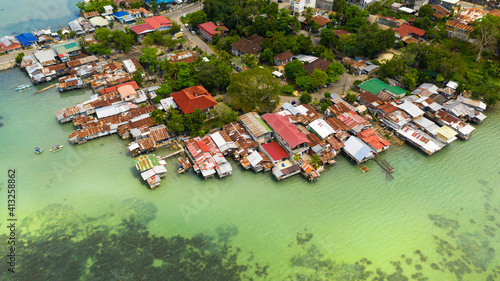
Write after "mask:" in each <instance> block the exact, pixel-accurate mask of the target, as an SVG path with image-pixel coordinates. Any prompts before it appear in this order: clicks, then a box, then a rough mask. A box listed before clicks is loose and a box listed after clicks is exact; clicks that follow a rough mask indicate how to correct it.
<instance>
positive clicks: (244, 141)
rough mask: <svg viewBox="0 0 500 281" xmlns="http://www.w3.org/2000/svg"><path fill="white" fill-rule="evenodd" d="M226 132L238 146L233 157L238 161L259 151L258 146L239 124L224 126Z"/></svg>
mask: <svg viewBox="0 0 500 281" xmlns="http://www.w3.org/2000/svg"><path fill="white" fill-rule="evenodd" d="M224 131H225V132H226V133H227V135H228V136H229V137H230V138H231V140H233V142H234V143H235V145H236V151H235V152H234V154H233V156H234V157H235V158H236V159H240V158H242V157H246V156H247V155H248V154H249V153H250V152H249V151H254V150H256V149H257V147H258V144H257V143H256V142H254V141H253V140H252V137H251V136H250V134H249V133H248V132H247V131H246V130H245V128H243V126H242V125H241V124H240V123H238V122H231V123H229V124H226V125H225V126H224Z"/></svg>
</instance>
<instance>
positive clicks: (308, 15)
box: [304, 7, 313, 34]
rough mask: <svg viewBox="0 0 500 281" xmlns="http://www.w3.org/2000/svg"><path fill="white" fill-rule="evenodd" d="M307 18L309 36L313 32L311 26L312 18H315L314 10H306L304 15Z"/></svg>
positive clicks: (308, 8)
mask: <svg viewBox="0 0 500 281" xmlns="http://www.w3.org/2000/svg"><path fill="white" fill-rule="evenodd" d="M304 17H305V18H306V25H307V27H308V28H309V31H308V34H309V33H310V32H311V24H312V18H313V13H312V8H311V7H307V8H306V13H305V15H304Z"/></svg>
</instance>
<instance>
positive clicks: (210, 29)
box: [198, 21, 219, 37]
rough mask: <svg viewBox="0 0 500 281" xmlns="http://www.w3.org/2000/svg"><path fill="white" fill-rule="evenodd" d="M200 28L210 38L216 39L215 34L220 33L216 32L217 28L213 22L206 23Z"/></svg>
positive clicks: (199, 26)
mask: <svg viewBox="0 0 500 281" xmlns="http://www.w3.org/2000/svg"><path fill="white" fill-rule="evenodd" d="M198 28H200V29H201V30H203V32H205V33H206V34H208V36H210V37H214V35H215V34H217V33H219V31H217V30H215V29H216V28H217V26H216V25H215V24H214V23H213V22H210V21H209V22H206V23H202V24H200V25H198Z"/></svg>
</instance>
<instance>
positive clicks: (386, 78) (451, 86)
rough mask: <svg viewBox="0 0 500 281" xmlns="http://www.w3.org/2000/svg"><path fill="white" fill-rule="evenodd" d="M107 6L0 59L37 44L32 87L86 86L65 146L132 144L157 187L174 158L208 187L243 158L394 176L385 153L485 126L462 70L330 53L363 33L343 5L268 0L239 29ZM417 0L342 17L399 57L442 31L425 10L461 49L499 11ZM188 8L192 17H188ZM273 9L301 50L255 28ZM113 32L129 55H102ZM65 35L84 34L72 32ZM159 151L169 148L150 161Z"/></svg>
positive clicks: (433, 147)
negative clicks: (114, 138) (377, 170)
mask: <svg viewBox="0 0 500 281" xmlns="http://www.w3.org/2000/svg"><path fill="white" fill-rule="evenodd" d="M101 2H102V3H101ZM104 2H105V3H104ZM108 2H111V4H112V3H114V5H101V6H98V5H96V7H95V11H86V10H92V7H90V4H92V2H90V3H87V6H85V5H84V6H83V7H82V9H81V11H80V17H79V18H78V19H77V20H74V21H72V22H70V23H69V24H68V28H65V29H63V31H60V32H53V31H51V30H48V29H47V30H38V31H35V32H31V33H23V34H20V35H18V36H15V37H14V36H6V37H4V38H2V39H1V42H2V43H1V44H0V46H1V47H0V51H1V52H5V53H8V52H15V51H19V50H22V49H24V48H31V50H34V52H32V53H31V54H29V55H25V56H22V58H21V59H20V60H19V66H20V67H21V68H22V69H23V70H24V71H25V72H26V74H27V76H28V77H29V78H30V80H31V81H32V83H33V84H35V85H37V84H42V83H46V82H50V83H52V84H51V85H50V86H48V87H47V88H50V87H56V88H57V90H58V91H59V92H60V95H64V94H65V93H66V92H68V91H72V90H75V89H90V90H91V91H92V93H93V95H92V96H91V97H90V99H89V100H87V101H84V102H81V103H78V104H75V105H68V107H66V108H61V109H59V110H57V111H56V112H55V116H56V118H57V120H58V121H59V122H60V123H61V124H65V123H70V122H71V123H73V126H74V132H72V133H71V134H70V135H69V136H68V142H69V143H70V144H72V145H85V143H86V142H88V141H91V140H94V139H98V138H101V137H105V136H109V135H113V134H116V135H118V136H119V137H120V138H121V139H124V140H127V141H128V142H129V144H128V145H127V150H128V153H129V154H130V156H131V157H132V158H133V162H134V163H135V166H136V168H137V172H138V173H139V174H140V176H141V178H142V179H143V180H144V182H145V183H146V184H147V185H148V186H149V187H150V188H151V189H154V188H157V187H158V186H160V183H161V180H162V179H163V178H165V177H166V175H167V162H166V159H168V158H171V157H176V158H177V160H178V164H177V165H176V167H175V168H174V169H176V170H177V172H178V173H179V174H182V173H184V172H188V171H191V170H192V171H193V172H194V173H195V174H197V175H198V176H200V177H202V178H204V179H208V178H213V177H215V176H217V177H218V178H221V179H222V178H224V177H228V176H231V175H232V172H233V169H237V167H235V166H234V165H235V164H236V165H241V169H244V170H252V171H253V172H255V173H259V172H263V173H265V172H269V173H270V174H271V175H272V177H274V178H275V179H276V180H278V181H281V180H284V179H286V178H289V177H292V176H294V175H297V174H301V175H302V176H303V177H304V178H305V179H306V180H307V181H311V182H314V181H316V180H320V175H321V173H323V172H328V170H332V171H330V172H333V173H334V172H335V171H334V169H331V168H330V167H332V166H333V165H335V163H336V161H335V158H336V157H347V158H348V159H350V160H351V161H352V162H353V163H354V164H355V165H357V166H358V167H359V169H360V171H361V172H363V173H365V172H369V169H368V168H367V167H365V166H366V165H365V166H363V163H365V162H367V161H372V160H373V161H374V162H376V163H377V164H378V165H379V166H380V167H381V168H382V170H383V171H384V173H386V174H387V176H388V178H390V177H392V175H391V174H392V173H393V172H394V171H395V168H394V167H392V166H391V165H390V164H389V163H388V162H387V161H385V160H383V159H382V157H380V155H381V154H383V153H386V152H384V151H386V150H388V149H389V148H390V146H391V145H396V144H399V143H401V142H402V141H405V142H407V143H408V144H410V145H412V146H414V147H416V148H417V149H418V150H421V151H422V153H425V154H427V155H432V154H434V153H438V152H439V151H440V150H442V149H447V146H453V145H454V144H453V142H455V141H466V140H467V139H469V138H470V137H471V135H473V132H474V131H475V130H476V128H475V127H474V126H476V125H477V124H480V123H481V122H483V121H484V120H485V119H486V118H487V116H486V115H485V113H484V112H485V111H486V110H487V107H488V106H489V105H490V102H489V99H487V98H484V97H478V96H476V94H475V93H476V87H480V86H476V85H473V86H471V87H470V88H467V87H466V85H468V84H464V81H466V80H464V81H462V80H460V79H462V78H461V77H457V76H453V71H451V72H450V73H448V74H445V72H446V71H447V70H446V69H442V68H440V67H441V66H437V67H435V68H432V69H431V68H428V69H426V70H424V68H423V65H424V64H423V63H420V64H419V67H421V68H422V70H421V73H422V74H420V73H415V72H414V70H412V69H414V67H413V66H414V65H411V66H410V67H409V68H406V69H404V71H398V70H394V69H396V67H392V66H391V65H389V63H390V61H394V60H396V58H397V57H398V55H394V54H392V55H394V57H393V58H392V60H390V59H389V60H387V61H381V60H376V59H373V57H372V55H373V54H369V53H364V54H363V52H364V51H360V50H361V47H359V49H357V51H356V50H355V51H349V50H348V49H345V50H344V49H342V48H341V49H342V50H343V51H338V52H333V51H332V50H331V49H334V46H337V45H338V44H341V43H339V42H343V41H346V40H351V39H350V38H352V37H355V38H357V37H356V36H359V34H360V33H361V32H365V31H361V30H362V28H367V27H360V28H359V31H357V33H358V34H357V35H353V33H356V31H355V30H352V29H351V30H349V29H350V28H349V27H350V26H349V24H347V25H343V20H344V18H345V17H347V15H346V14H343V13H341V12H339V11H338V10H336V9H337V8H336V7H335V5H334V2H335V1H329V0H317V1H304V0H302V1H289V2H287V3H279V4H278V3H276V2H271V3H267V1H263V3H261V6H260V10H258V11H259V13H256V14H251V15H248V17H249V19H248V20H247V21H248V22H249V26H250V25H251V28H248V29H249V30H251V31H242V30H239V31H236V30H234V29H230V28H228V27H231V23H230V22H229V21H230V18H229V17H228V18H226V19H227V22H224V21H222V20H221V19H218V18H214V17H213V16H211V15H210V13H209V12H203V11H209V9H210V8H213V6H210V5H211V4H213V3H214V2H217V1H215V0H213V1H205V3H204V6H203V5H202V3H199V2H195V3H182V2H183V1H156V2H155V3H154V4H151V2H150V1H144V3H143V2H140V1H139V2H135V1H123V0H122V1H97V3H101V4H109V3H108ZM264 2H266V3H264ZM278 2H282V1H278ZM351 2H352V3H351ZM422 2H425V3H422ZM422 2H418V3H417V2H411V3H397V2H394V3H392V2H391V4H390V5H389V4H388V3H387V2H384V3H382V4H380V2H376V1H368V0H364V1H347V2H346V6H345V7H343V9H348V7H355V10H356V11H357V13H359V15H358V16H357V17H360V18H363V20H366V21H367V22H369V20H370V19H371V20H373V23H371V24H370V23H368V25H369V26H375V27H376V28H377V30H380V32H386V31H389V32H391V33H390V34H392V35H393V37H391V38H389V40H388V41H389V42H391V41H393V42H392V45H397V46H399V47H398V49H397V50H395V52H396V53H398V54H402V52H404V50H406V49H411V48H419V46H423V47H422V48H427V47H426V46H428V45H429V44H430V43H431V41H430V38H427V37H426V34H427V33H429V32H430V33H432V34H433V35H432V36H433V37H435V36H438V35H437V33H436V32H434V31H428V30H427V31H426V30H424V29H421V28H419V27H417V26H420V27H422V25H421V24H420V23H419V22H420V21H421V17H420V14H422V13H424V12H426V9H421V7H426V8H429V7H430V8H429V9H431V12H429V13H430V18H428V17H427V19H429V20H430V21H432V22H439V23H441V24H442V26H445V30H444V34H445V35H444V37H445V38H453V40H454V41H453V42H460V40H462V41H464V42H468V41H469V40H470V39H472V37H474V36H475V33H473V32H474V28H479V27H477V25H476V24H477V22H478V20H480V19H481V18H482V17H485V18H486V19H488V20H490V18H493V19H494V20H497V18H499V17H500V11H499V10H497V9H494V8H495V7H496V6H494V5H496V4H495V3H493V6H491V5H490V6H488V5H486V6H484V8H483V9H479V8H475V7H471V8H465V7H463V6H461V5H460V1H456V0H435V1H434V3H428V2H429V1H422ZM134 3H135V4H134ZM377 3H379V4H377ZM488 3H489V2H488ZM156 5H159V6H162V7H163V8H164V9H163V10H166V12H164V13H161V12H160V11H159V8H158V7H156ZM182 5H185V6H184V7H182ZM249 5H250V4H249ZM373 5H379V6H381V7H378V6H377V7H378V8H377V9H378V11H380V12H381V13H382V14H375V15H372V14H366V16H365V15H364V14H363V11H367V10H370V12H372V11H376V10H377V9H375V8H373ZM384 5H385V6H384ZM132 7H134V8H132ZM189 7H191V8H192V9H194V10H195V11H194V12H192V13H190V14H187V13H182V11H183V10H182V9H188V8H189ZM207 7H208V8H207ZM79 8H80V7H79ZM278 8H280V9H281V10H279V9H278ZM150 11H151V12H150ZM175 11H178V12H181V13H179V18H180V22H176V21H175V20H173V19H171V18H169V13H174V12H175ZM200 12H203V14H205V13H206V14H205V15H204V17H203V16H200V15H201V13H200ZM264 12H265V13H264ZM272 13H274V14H273V15H271V14H272ZM276 14H278V16H280V15H281V16H282V17H285V16H286V17H287V20H289V22H287V27H286V28H285V29H286V30H288V32H289V33H290V34H288V35H289V36H293V37H294V38H301V40H308V42H309V43H307V44H306V47H305V48H302V47H301V46H299V45H298V44H299V42H295V43H293V44H292V45H293V46H292V45H291V46H292V47H290V46H285V48H283V46H281V47H279V48H278V47H277V46H273V45H272V44H276V42H277V41H273V40H278V39H275V37H277V36H276V35H275V34H274V35H273V34H272V32H271V33H269V32H270V31H267V32H265V31H261V30H260V29H259V25H261V24H262V25H265V24H268V21H270V19H275V20H276V16H275V15H276ZM383 14H386V15H383ZM387 14H391V15H398V16H400V18H396V17H390V16H387ZM200 18H201V19H200ZM347 23H349V22H347ZM110 25H111V28H110ZM113 26H114V27H113ZM434 26H435V28H434V29H436V28H438V25H434ZM313 27H314V28H313ZM112 28H114V29H115V30H116V29H117V28H122V29H120V30H121V32H123V33H124V34H128V35H130V37H128V38H129V39H130V38H133V43H130V45H131V46H130V48H127V47H125V48H123V49H120V47H118V45H119V43H117V42H122V41H120V40H118V39H115V40H116V41H117V42H115V43H113V44H114V45H110V46H111V47H110V49H113V52H110V53H102V52H100V51H96V50H98V49H99V48H100V47H102V46H103V45H104V44H111V43H109V42H107V40H110V41H111V40H113V39H112V38H113V37H114V35H113V36H112V37H109V38H107V39H105V40H106V42H104V41H103V39H102V38H101V35H102V34H103V33H105V32H104V31H103V29H106V30H108V31H109V30H110V29H112ZM171 29H174V31H172V32H171ZM313 29H314V31H312V30H313ZM108 31H106V32H108ZM109 32H111V31H109ZM113 32H114V31H113ZM377 32H379V31H377ZM70 33H72V35H73V36H75V37H78V38H73V39H71V38H69V36H66V35H69V34H70ZM249 33H252V34H249ZM75 34H76V35H75ZM236 34H239V35H243V34H249V35H248V36H246V37H244V36H238V35H236ZM280 34H281V33H280ZM314 34H316V35H314ZM499 34H500V32H499ZM128 35H127V36H128ZM288 35H287V36H288ZM120 36H121V35H120ZM280 36H284V35H283V34H281V35H280ZM116 37H118V35H116ZM429 37H430V36H429ZM469 37H470V38H469ZM314 38H316V39H317V41H318V42H317V45H316V46H315V44H314V42H313V39H314ZM499 38H500V37H499ZM99 40H101V41H99ZM293 40H298V39H293ZM356 40H358V39H356ZM475 40H479V39H475ZM221 42H222V43H221ZM353 42H358V41H353ZM353 44H354V43H353ZM166 45H168V47H165V46H166ZM278 45H280V44H278ZM91 46H93V47H91ZM106 46H107V45H106ZM98 47H99V48H98ZM320 47H321V48H320ZM483 47H484V50H483V51H482V52H484V54H483V55H486V54H487V53H489V52H491V53H495V51H496V52H498V48H497V49H495V48H494V47H493V45H492V44H489V45H488V44H485V45H484V46H483ZM395 48H396V47H395ZM311 49H314V50H320V49H321V50H322V51H323V52H319V51H311ZM130 50H135V51H136V52H135V53H136V55H129V56H127V52H131V53H134V52H133V51H130ZM137 50H139V51H138V52H137ZM160 50H162V51H161V52H160ZM366 52H369V51H366ZM415 52H417V53H418V50H417V51H415ZM358 53H359V54H358ZM488 55H489V54H488ZM479 56H481V53H479ZM479 56H478V57H479ZM401 57H404V54H403V55H401ZM415 60H418V56H417V57H416V58H415ZM496 60H497V61H498V58H496ZM430 64H431V63H430V62H426V65H430ZM427 67H428V66H427ZM394 71H396V72H395V73H393V72H394ZM415 71H416V69H415ZM417 72H418V71H417ZM388 73H389V74H388ZM245 75H247V76H245ZM467 75H472V74H469V73H468V72H467ZM195 76H196V79H195V78H194V77H195ZM204 77H207V78H204ZM225 77H227V79H226V80H225V82H224V81H223V82H219V81H222V80H223V78H225ZM240 77H241V78H240ZM341 77H343V78H342V79H343V80H341ZM467 77H468V76H467ZM455 78H460V79H455ZM469 79H472V78H469ZM54 80H55V81H57V82H56V83H54V82H51V81H54ZM50 83H49V84H50ZM479 84H481V83H479ZM330 89H332V90H331V92H330ZM478 89H482V88H478ZM487 104H488V105H487ZM491 104H494V103H491ZM391 143H392V144H391ZM160 148H169V149H170V151H173V152H172V153H170V154H167V155H164V156H157V155H155V154H152V153H154V151H155V150H157V149H160ZM415 153H417V152H415ZM339 154H343V156H339ZM167 182H168V179H167Z"/></svg>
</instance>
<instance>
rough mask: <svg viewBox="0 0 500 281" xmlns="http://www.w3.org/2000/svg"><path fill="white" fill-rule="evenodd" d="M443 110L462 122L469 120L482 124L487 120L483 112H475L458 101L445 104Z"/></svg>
mask: <svg viewBox="0 0 500 281" xmlns="http://www.w3.org/2000/svg"><path fill="white" fill-rule="evenodd" d="M443 109H444V110H445V111H446V112H448V113H450V114H451V115H453V116H455V117H457V118H458V119H461V120H467V121H471V122H474V123H477V124H479V123H481V122H483V121H484V119H486V115H484V114H483V113H482V112H478V111H475V110H473V109H472V108H471V107H469V106H467V105H465V104H463V103H461V102H459V101H457V100H450V101H447V102H445V103H444V104H443Z"/></svg>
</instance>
